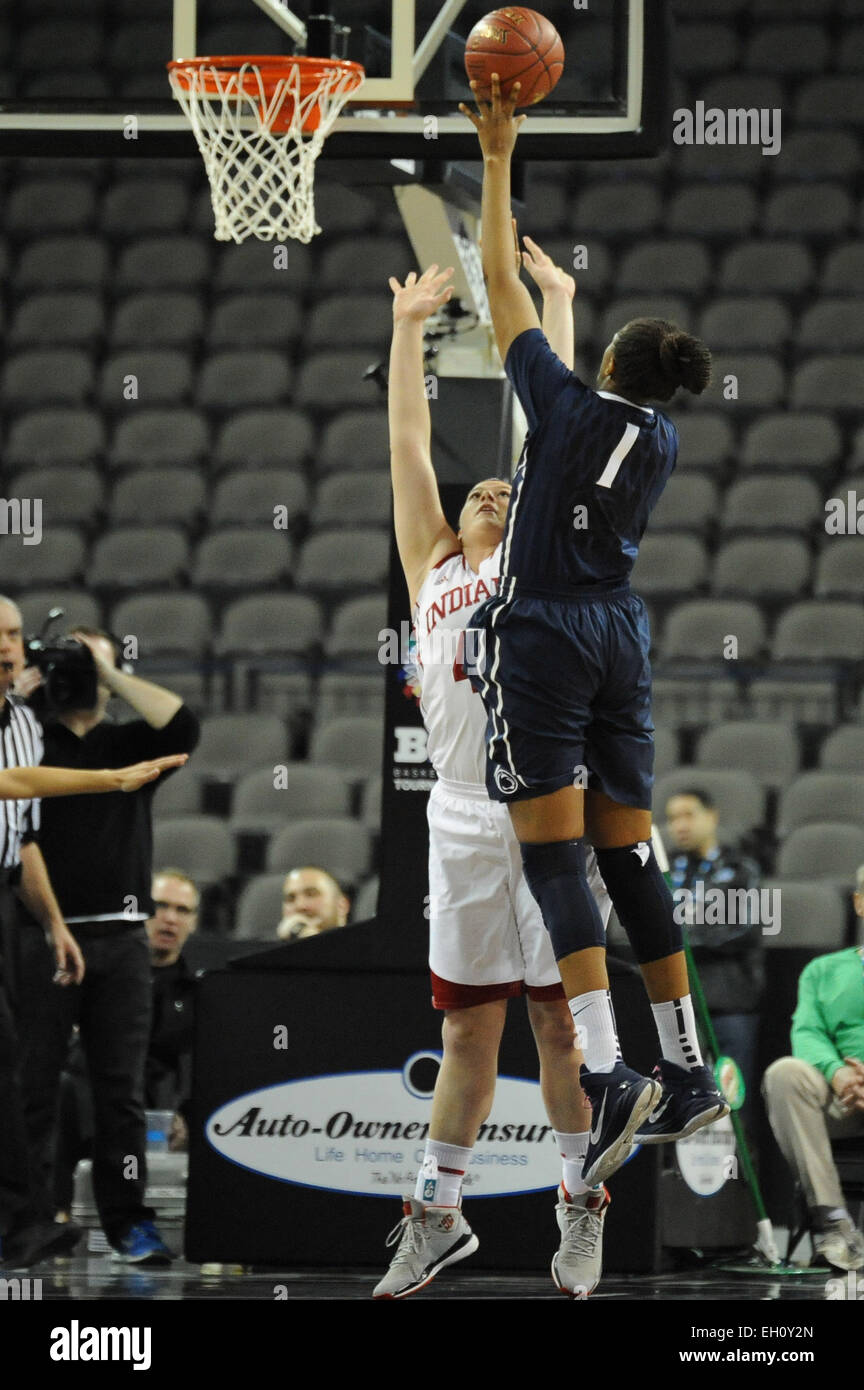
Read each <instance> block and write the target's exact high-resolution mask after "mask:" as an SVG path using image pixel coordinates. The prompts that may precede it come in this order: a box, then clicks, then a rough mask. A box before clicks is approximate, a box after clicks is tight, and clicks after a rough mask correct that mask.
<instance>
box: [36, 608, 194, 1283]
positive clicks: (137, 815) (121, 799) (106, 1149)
mask: <svg viewBox="0 0 864 1390" xmlns="http://www.w3.org/2000/svg"><path fill="white" fill-rule="evenodd" d="M72 636H73V637H75V638H76V639H77V640H78V641H80V642H82V643H83V644H84V645H85V646H86V647H88V648H89V650H90V653H91V655H92V658H93V662H94V664H95V676H96V695H95V702H94V703H93V704H92V705H91V706H89V707H86V708H73V709H67V708H64V709H62V710H60V711H59V712H57V713H55V714H53V715H51V714H49V715H47V716H45V761H46V762H47V763H51V764H53V765H56V766H58V767H74V768H102V767H120V766H123V765H125V764H127V763H132V762H139V761H142V760H144V759H150V758H155V757H160V756H164V755H166V754H172V753H189V752H191V750H192V749H193V748H194V747H195V744H196V743H197V741H198V732H199V729H198V721H197V719H196V718H195V716H194V714H193V713H192V712H191V710H189V709H187V707H186V706H185V705H184V704H183V701H182V700H181V699H180V697H179V696H177V695H174V694H173V693H172V692H171V691H169V690H165V689H163V688H162V687H161V686H158V685H154V684H152V683H151V682H149V681H145V680H141V679H140V678H138V677H137V676H132V675H128V674H126V673H125V672H124V671H121V670H120V669H119V668H118V665H117V660H118V655H119V653H118V651H117V646H116V643H115V640H114V639H113V638H112V637H110V636H109V635H108V634H107V633H105V632H99V631H95V630H93V629H88V628H80V629H77V630H76V631H75V632H73V633H72ZM38 683H39V682H38V678H37V676H36V675H34V673H33V672H32V671H28V672H25V675H24V677H23V679H22V682H21V685H19V688H21V686H23V688H24V689H25V690H26V691H27V693H32V691H33V689H34V688H35V687H36V686H37V685H38ZM112 695H117V696H119V697H120V698H121V699H124V700H126V702H127V703H128V704H129V705H131V706H132V708H133V709H134V710H135V711H136V712H137V713H138V714H139V715H140V716H141V717H140V718H139V719H135V720H132V721H131V722H129V723H126V724H112V723H110V722H107V721H106V719H105V713H106V709H107V706H108V702H109V700H110V698H111V696H112ZM152 796H153V784H152V783H151V784H147V785H145V786H143V787H141V789H140V790H139V791H137V792H133V793H131V794H130V795H126V796H124V795H122V794H118V793H115V794H110V793H109V794H108V795H106V796H104V797H99V798H96V797H90V796H84V797H76V798H75V800H74V801H67V800H65V799H64V800H58V801H53V802H51V803H48V804H47V805H46V806H45V807H44V808H43V811H42V829H41V832H40V845H41V848H42V852H43V854H44V857H45V862H46V864H47V865H48V869H49V872H50V874H51V876H52V882H53V884H54V889H55V892H56V894H57V899H58V901H59V903H60V906H61V908H62V911H63V914H64V917H65V921H66V923H67V925H68V926H69V927H70V929H71V931H72V933H73V935H74V938H75V940H76V941H77V943H78V945H79V946H80V948H81V952H82V954H83V957H84V962H85V964H86V973H85V975H84V979H83V981H82V982H81V985H80V987H79V988H78V989H74V990H67V991H64V992H63V993H62V994H61V993H60V992H59V991H57V990H56V989H52V986H51V973H52V963H51V960H50V957H49V955H48V953H47V951H46V949H45V946H44V943H43V941H42V939H41V936H38V935H37V934H36V933H35V932H29V931H24V932H22V953H21V981H20V991H19V993H20V1015H21V1024H20V1032H21V1049H22V1081H23V1092H24V1102H25V1111H26V1118H27V1125H28V1133H29V1137H30V1143H31V1145H32V1148H33V1151H34V1154H35V1155H36V1157H37V1159H38V1162H39V1164H40V1168H41V1171H40V1174H39V1176H40V1178H41V1179H42V1183H41V1186H42V1187H43V1188H44V1190H45V1194H46V1212H45V1215H46V1216H47V1215H48V1214H49V1212H50V1210H51V1198H50V1193H51V1189H52V1182H51V1161H52V1159H51V1156H52V1151H53V1141H54V1123H55V1114H56V1109H57V1098H58V1088H59V1078H60V1071H61V1068H62V1066H63V1063H64V1061H65V1059H66V1054H67V1050H68V1046H69V1039H70V1035H71V1032H72V1028H73V1025H74V1024H75V1023H77V1024H78V1026H79V1030H80V1035H81V1043H82V1046H83V1048H84V1052H85V1055H86V1058H87V1065H88V1070H89V1074H90V1077H91V1083H92V1088H93V1103H94V1141H93V1192H94V1197H95V1200H96V1205H97V1208H98V1211H99V1217H100V1221H101V1223H102V1227H103V1229H104V1231H105V1234H106V1236H107V1238H108V1240H109V1241H110V1243H111V1245H112V1246H113V1247H114V1249H115V1252H116V1255H115V1258H119V1259H121V1260H123V1261H125V1262H127V1263H135V1264H148V1265H155V1264H167V1263H168V1262H169V1261H170V1259H171V1258H172V1257H171V1252H170V1251H169V1250H168V1248H167V1247H166V1246H165V1244H164V1243H163V1241H162V1239H161V1237H160V1235H159V1233H158V1231H157V1230H156V1227H155V1225H154V1224H153V1216H154V1213H153V1211H152V1209H151V1208H149V1207H146V1206H145V1205H144V1193H145V1188H146V1165H145V1143H146V1127H145V1118H144V1098H143V1086H144V1064H145V1059H146V1055H147V1042H148V1038H149V1034H150V1011H151V982H150V955H149V950H148V946H147V934H146V931H145V927H144V923H145V922H146V920H147V918H148V917H150V916H151V915H152V902H151V897H150V879H151V867H152V865H151V861H152V842H153V833H152V824H151V812H152Z"/></svg>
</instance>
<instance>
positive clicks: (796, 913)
mask: <svg viewBox="0 0 864 1390" xmlns="http://www.w3.org/2000/svg"><path fill="white" fill-rule="evenodd" d="M761 886H762V888H763V889H764V890H766V891H767V892H769V893H773V892H774V890H775V889H778V890H779V894H780V897H779V905H780V921H779V925H780V930H779V932H777V933H776V934H765V935H763V937H762V940H763V942H764V943H765V945H766V946H767V947H768V948H769V950H773V949H776V948H778V947H780V948H790V947H797V948H798V949H799V950H800V949H801V948H810V949H817V950H819V951H839V950H840V949H841V947H842V946H844V945H845V944H846V908H845V904H844V902H843V898H842V897H841V895H840V893H839V892H838V890H837V888H836V887H834V885H833V884H830V883H802V882H796V881H795V880H794V879H789V878H766V879H764V880H763V882H762V885H761ZM770 901H774V899H771V900H770Z"/></svg>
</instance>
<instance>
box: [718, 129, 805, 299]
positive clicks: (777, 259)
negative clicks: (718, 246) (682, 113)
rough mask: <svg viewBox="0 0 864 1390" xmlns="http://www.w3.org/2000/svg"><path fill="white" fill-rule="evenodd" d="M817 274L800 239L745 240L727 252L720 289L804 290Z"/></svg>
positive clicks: (761, 292) (741, 291) (733, 291)
mask: <svg viewBox="0 0 864 1390" xmlns="http://www.w3.org/2000/svg"><path fill="white" fill-rule="evenodd" d="M699 153H700V154H701V153H702V152H701V151H700V152H699ZM813 274H814V261H813V253H812V252H811V251H810V250H809V249H808V248H807V247H806V246H802V245H801V243H800V242H798V241H779V240H778V241H743V242H739V243H738V244H737V245H735V246H731V247H730V248H729V250H728V251H727V252H726V254H725V255H724V256H723V258H722V260H721V262H720V268H719V272H718V275H717V280H716V290H717V291H718V292H719V293H722V294H759V295H765V294H803V293H804V291H805V290H806V289H807V288H808V287H809V286H810V285H811V284H812V283H813Z"/></svg>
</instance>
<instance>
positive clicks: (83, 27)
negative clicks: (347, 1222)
mask: <svg viewBox="0 0 864 1390" xmlns="http://www.w3.org/2000/svg"><path fill="white" fill-rule="evenodd" d="M103 43H104V32H103V29H102V25H101V24H99V23H97V22H96V21H93V20H88V19H82V18H81V17H80V16H79V17H76V18H75V19H46V20H43V21H42V23H41V24H32V25H30V26H29V27H28V28H26V29H25V30H24V32H23V33H22V34H21V35H20V37H19V38H18V41H17V43H16V46H15V61H16V63H17V65H18V66H19V67H20V68H23V69H24V70H25V71H28V72H29V71H39V72H43V71H44V70H45V69H46V68H62V67H70V68H92V67H96V66H97V64H98V62H99V59H100V58H101V56H102V50H103Z"/></svg>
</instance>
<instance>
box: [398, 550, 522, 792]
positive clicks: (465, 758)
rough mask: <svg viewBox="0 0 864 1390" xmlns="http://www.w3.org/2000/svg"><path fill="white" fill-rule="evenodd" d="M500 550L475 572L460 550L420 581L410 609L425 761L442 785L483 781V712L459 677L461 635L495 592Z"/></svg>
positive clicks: (461, 668)
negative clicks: (441, 780) (414, 602)
mask: <svg viewBox="0 0 864 1390" xmlns="http://www.w3.org/2000/svg"><path fill="white" fill-rule="evenodd" d="M500 567H501V546H500V545H499V546H498V547H497V549H496V550H495V551H494V552H493V553H492V554H491V555H490V556H489V558H488V560H484V561H483V563H482V564H481V566H480V572H479V574H475V573H474V571H473V570H472V569H471V568H470V566H469V565H468V562H467V561H466V559H465V556H464V555H463V554H462V552H461V551H460V552H459V553H458V554H456V555H448V557H447V558H446V560H442V561H441V563H440V564H438V565H436V567H435V569H433V570H432V571H430V573H429V574H428V575H427V576H426V578H425V580H424V581H423V586H422V588H421V590H420V593H419V594H418V596H417V606H416V608H415V610H414V632H415V637H416V641H417V664H418V667H419V675H420V684H421V696H420V709H421V712H422V714H423V722H424V724H425V725H426V732H427V734H428V736H429V742H428V751H429V758H430V761H431V763H432V766H433V767H434V769H435V771H436V772H437V774H438V776H439V777H443V778H444V779H445V781H448V782H465V783H472V784H475V785H480V786H485V783H486V745H485V738H484V734H485V730H486V712H485V710H484V708H483V701H482V700H481V699H480V696H479V695H475V693H474V691H473V689H472V686H471V682H470V681H469V680H468V678H467V676H466V675H465V668H464V660H465V651H464V641H463V640H462V635H463V634H464V631H465V628H466V626H467V624H468V622H469V621H470V618H471V615H472V613H473V612H474V610H475V608H477V607H479V605H480V604H481V603H485V601H486V599H487V598H493V597H494V595H495V594H496V592H497V590H498V571H499V569H500Z"/></svg>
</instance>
